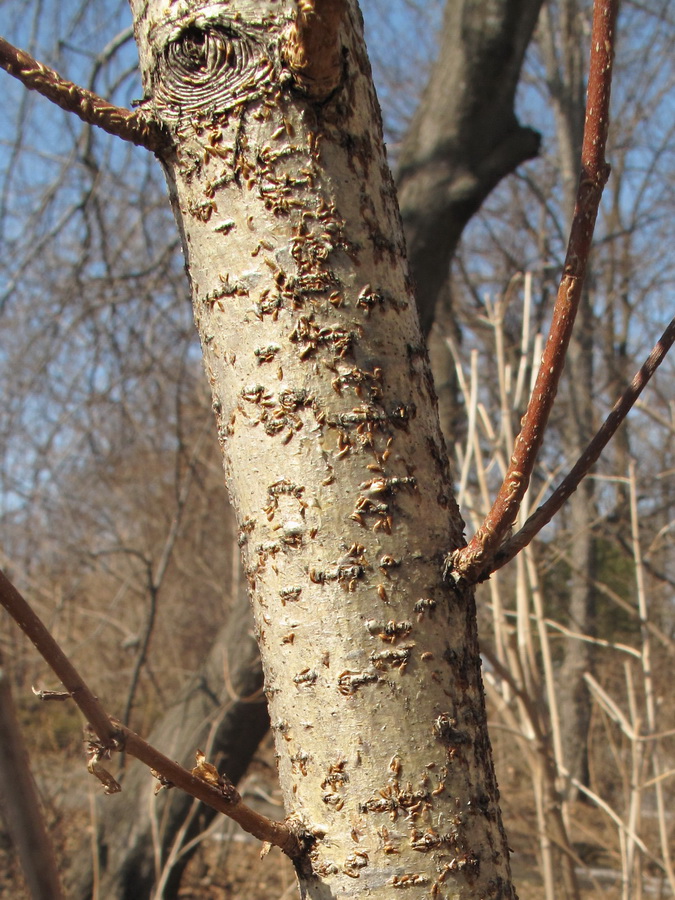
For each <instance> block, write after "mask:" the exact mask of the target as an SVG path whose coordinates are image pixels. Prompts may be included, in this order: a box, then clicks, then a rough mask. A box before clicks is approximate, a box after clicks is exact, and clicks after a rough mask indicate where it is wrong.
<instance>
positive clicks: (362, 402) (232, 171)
mask: <svg viewBox="0 0 675 900" xmlns="http://www.w3.org/2000/svg"><path fill="white" fill-rule="evenodd" d="M347 7H348V10H347V16H346V18H345V21H344V23H343V28H342V32H341V42H342V46H343V58H344V76H343V82H342V84H341V85H340V87H339V88H338V90H337V91H336V92H335V93H334V94H333V95H332V96H331V98H330V99H329V100H328V101H327V102H325V103H324V104H322V105H318V104H316V103H312V102H310V101H309V100H307V99H306V98H304V97H303V95H302V93H301V92H299V91H298V90H297V85H296V84H295V83H294V81H293V78H292V76H291V74H290V73H289V72H288V71H285V70H284V67H283V63H282V60H283V58H284V55H283V50H284V40H285V36H286V35H287V34H288V30H289V26H290V25H291V24H292V21H293V17H294V15H295V12H296V7H295V5H294V4H292V3H275V2H272V0H269V2H257V3H250V2H243V0H241V2H236V3H234V2H233V3H217V4H209V5H208V6H200V5H199V4H197V3H182V4H175V3H171V2H169V0H156V2H152V3H149V2H142V0H136V2H132V9H133V11H134V15H135V21H136V36H137V41H138V43H139V48H140V55H141V65H142V69H143V72H144V83H145V89H146V94H147V98H148V99H147V103H146V109H147V110H148V112H150V113H154V114H155V115H157V116H158V117H159V118H160V119H161V120H162V122H163V123H164V124H165V125H166V127H167V128H168V129H169V130H170V131H171V132H172V134H173V135H174V139H175V152H174V153H172V154H165V155H164V157H163V159H162V162H163V163H164V166H165V170H166V172H167V178H168V182H169V186H170V192H171V196H172V202H173V205H174V210H175V212H176V217H177V220H178V223H179V227H180V229H181V232H182V235H183V242H184V248H185V254H186V262H187V266H188V271H189V276H190V281H191V286H192V295H193V303H194V310H195V319H196V322H197V325H198V328H199V333H200V337H201V341H202V348H203V352H204V357H205V363H206V370H207V374H208V377H209V380H210V382H211V386H212V391H213V405H214V410H215V413H216V418H217V422H218V433H219V437H220V441H221V445H222V448H223V454H224V460H225V468H226V472H227V474H228V480H229V485H230V489H231V493H232V498H233V504H234V508H235V510H236V513H237V518H238V522H239V527H240V535H241V543H242V547H243V551H244V557H245V565H246V571H247V576H248V581H249V587H250V592H251V596H252V601H253V608H254V616H255V619H256V624H257V630H258V638H259V642H260V648H261V655H262V659H263V666H264V670H265V685H266V694H267V697H268V700H269V703H270V715H271V720H272V727H273V729H274V731H275V736H276V743H277V750H278V754H279V769H280V780H281V785H282V790H283V792H284V797H285V803H286V808H287V812H288V814H289V815H290V816H292V817H294V818H295V819H296V820H297V821H298V822H299V823H301V824H302V826H303V827H304V828H306V829H308V830H309V831H310V832H311V833H312V834H313V836H314V838H315V841H314V845H313V848H312V851H311V853H310V854H309V856H308V857H307V858H306V859H305V860H303V861H302V863H301V864H300V865H299V866H298V875H299V881H300V887H301V893H302V895H303V896H305V897H311V898H335V897H354V896H368V897H372V898H391V896H392V894H394V895H397V894H398V890H399V889H401V890H405V896H406V897H409V898H418V897H419V898H421V897H425V898H426V897H429V896H430V895H431V896H436V897H444V898H447V897H451V898H460V897H461V898H469V897H470V898H476V897H482V898H488V897H490V898H492V897H504V898H507V897H513V896H515V895H514V892H513V888H512V887H511V883H510V875H509V865H508V851H507V847H506V842H505V837H504V834H503V830H502V827H501V820H500V814H499V810H498V806H497V787H496V783H495V779H494V773H493V768H492V761H491V754H490V748H489V743H488V738H487V731H486V723H485V711H484V703H483V694H482V686H481V680H480V658H479V655H478V646H477V640H476V627H475V610H474V605H473V596H472V593H471V592H470V591H468V590H464V591H461V592H460V591H456V592H453V591H451V590H450V589H449V588H448V586H447V585H446V584H444V582H443V579H442V562H443V558H444V556H445V554H446V553H447V551H448V550H449V549H450V550H452V549H453V548H456V547H458V546H459V545H460V544H461V543H462V540H463V538H462V522H461V519H460V516H459V512H458V510H457V507H456V504H455V502H454V499H453V497H452V491H451V482H450V478H449V475H448V470H447V459H446V455H445V450H444V446H443V441H442V438H441V435H440V430H439V426H438V416H437V410H436V401H435V396H434V391H433V384H432V381H431V377H430V373H429V369H428V363H427V358H426V352H425V350H424V347H423V341H422V336H421V332H420V329H419V325H418V321H417V316H416V311H415V305H414V298H413V296H412V292H411V287H410V283H409V279H408V277H407V267H406V263H405V259H404V250H403V237H402V231H401V224H400V219H399V215H398V209H397V206H396V200H395V192H394V188H393V184H392V180H391V177H390V174H389V170H388V168H387V165H386V160H385V158H384V151H383V145H382V136H381V131H380V125H379V110H378V107H377V102H376V100H375V97H374V93H373V89H372V84H371V80H370V73H369V67H368V64H367V60H366V57H365V50H364V46H363V42H362V34H361V21H360V15H359V13H358V9H357V7H356V5H355V3H349V4H347Z"/></svg>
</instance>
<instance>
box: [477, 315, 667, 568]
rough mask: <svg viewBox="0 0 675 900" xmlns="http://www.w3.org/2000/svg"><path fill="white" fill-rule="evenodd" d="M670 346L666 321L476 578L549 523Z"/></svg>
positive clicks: (502, 562) (503, 561) (498, 565)
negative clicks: (551, 487) (558, 477)
mask: <svg viewBox="0 0 675 900" xmlns="http://www.w3.org/2000/svg"><path fill="white" fill-rule="evenodd" d="M673 343H675V319H673V320H672V321H671V322H670V324H669V325H668V327H667V328H666V330H665V331H664V332H663V334H662V335H661V338H660V339H659V341H658V343H657V344H656V345H655V347H654V349H653V350H652V352H651V353H650V354H649V356H648V357H647V359H646V360H645V362H644V363H643V365H642V366H641V368H640V370H639V371H638V372H637V373H636V374H635V377H634V378H633V380H632V381H631V383H630V385H629V386H628V387H627V388H626V390H625V391H624V392H623V394H622V395H621V397H619V399H618V400H617V401H616V403H615V404H614V406H613V407H612V411H611V412H610V414H609V415H608V416H607V418H606V419H605V421H604V422H603V423H602V425H601V426H600V428H599V429H598V431H597V432H596V434H595V435H594V437H593V438H592V440H591V441H590V442H589V443H588V446H587V447H586V449H585V450H584V452H583V453H582V454H581V456H580V457H579V459H578V460H577V461H576V463H575V464H574V466H573V467H572V468H571V469H570V471H569V472H568V473H567V475H566V476H565V477H564V478H563V480H562V481H561V482H560V484H559V485H558V487H557V488H556V489H555V491H554V492H553V493H552V494H551V496H550V497H549V498H548V500H547V501H546V502H545V503H542V505H541V506H540V507H539V508H538V509H537V510H536V511H535V512H533V513H532V515H531V516H530V517H529V519H528V520H527V522H525V524H524V525H523V527H522V528H521V529H520V531H518V532H517V533H516V534H514V535H513V537H512V538H510V539H509V540H508V541H506V542H505V543H504V544H502V546H501V547H500V548H499V550H498V552H497V553H496V554H495V556H494V558H493V560H492V562H491V563H490V565H489V566H488V567H487V568H486V570H485V571H484V572H483V573H482V574H481V575H480V576H479V578H478V580H479V581H483V580H484V579H486V578H488V577H489V576H490V575H491V574H492V572H494V571H496V570H497V569H500V568H501V567H502V566H504V565H506V563H507V562H509V561H510V560H512V559H513V557H514V556H517V555H518V553H520V551H521V550H522V549H523V547H527V545H528V544H529V543H530V542H531V541H532V539H533V538H534V537H536V536H537V534H538V533H539V532H540V531H541V529H542V528H543V527H544V525H547V524H548V523H549V522H550V521H551V519H552V518H553V516H554V515H555V514H556V513H557V512H558V510H559V509H560V507H561V506H562V505H563V503H564V502H565V501H566V500H567V498H568V497H569V496H570V495H571V494H573V493H574V491H576V489H577V487H578V486H579V483H580V482H581V480H582V479H583V478H585V476H586V475H587V474H588V472H589V470H590V469H591V467H592V466H593V465H594V463H596V462H597V461H598V459H599V457H600V454H601V453H602V451H603V450H604V449H605V447H606V446H607V444H608V443H609V441H610V440H611V439H612V437H613V436H614V434H615V433H616V431H617V429H618V427H619V425H621V423H622V422H623V420H624V419H625V418H626V416H627V415H628V413H629V412H630V410H631V409H632V408H633V406H634V405H635V402H636V401H637V399H638V397H639V396H640V394H641V393H642V391H643V390H644V388H645V387H646V386H647V384H648V383H649V380H650V378H651V377H652V375H653V374H654V372H656V370H657V369H658V367H659V366H660V364H661V362H662V361H663V359H664V358H665V355H666V353H667V352H668V350H669V349H670V348H671V347H672V345H673Z"/></svg>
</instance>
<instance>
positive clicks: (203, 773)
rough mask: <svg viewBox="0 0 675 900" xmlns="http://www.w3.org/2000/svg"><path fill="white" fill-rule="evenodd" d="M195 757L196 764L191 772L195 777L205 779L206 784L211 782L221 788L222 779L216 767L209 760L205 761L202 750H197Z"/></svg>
mask: <svg viewBox="0 0 675 900" xmlns="http://www.w3.org/2000/svg"><path fill="white" fill-rule="evenodd" d="M195 757H196V759H197V765H196V766H195V767H194V769H193V770H192V774H193V775H194V776H195V778H200V779H201V780H202V781H206V782H207V784H212V785H213V786H214V787H219V788H222V787H223V780H222V778H221V777H220V775H219V774H218V769H216V767H215V766H214V765H212V764H211V763H210V762H207V761H206V756H205V755H204V753H203V751H202V750H197V752H196V753H195Z"/></svg>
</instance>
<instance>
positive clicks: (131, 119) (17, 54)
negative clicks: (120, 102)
mask: <svg viewBox="0 0 675 900" xmlns="http://www.w3.org/2000/svg"><path fill="white" fill-rule="evenodd" d="M0 68H3V69H4V70H5V71H6V72H8V73H9V74H10V75H13V76H14V78H17V79H18V80H19V81H20V82H21V83H22V84H23V85H24V86H25V87H27V88H28V89H29V90H31V91H37V92H38V94H42V96H43V97H46V98H47V99H48V100H51V101H52V103H55V104H56V105H57V106H59V107H61V109H65V110H66V112H72V113H75V115H76V116H79V118H80V119H82V121H83V122H87V123H88V124H89V125H96V126H98V127H99V128H102V129H103V131H107V132H108V134H112V135H115V137H120V138H122V139H123V140H125V141H130V142H131V143H132V144H136V145H137V146H138V147H145V148H146V150H152V151H157V152H158V151H160V150H162V149H163V148H166V144H167V138H166V135H165V134H164V133H163V131H162V130H161V129H160V128H159V126H158V125H156V124H155V123H154V122H150V121H148V120H147V119H145V118H144V117H143V116H141V115H139V114H138V113H136V112H132V111H131V110H129V109H124V108H122V107H120V106H115V105H114V104H112V103H108V101H107V100H104V99H103V98H102V97H99V96H98V95H97V94H94V93H93V92H92V91H88V90H86V89H85V88H82V87H79V86H78V85H76V84H74V83H73V82H72V81H67V80H66V79H65V78H62V77H61V76H60V75H59V74H58V72H55V71H54V70H53V69H50V68H49V67H48V66H45V65H43V64H42V63H40V62H38V61H37V60H36V59H34V58H33V57H32V56H31V55H30V54H29V53H26V52H25V51H24V50H20V49H19V48H18V47H14V46H13V45H12V44H10V43H9V42H8V41H6V40H5V39H4V38H2V37H0Z"/></svg>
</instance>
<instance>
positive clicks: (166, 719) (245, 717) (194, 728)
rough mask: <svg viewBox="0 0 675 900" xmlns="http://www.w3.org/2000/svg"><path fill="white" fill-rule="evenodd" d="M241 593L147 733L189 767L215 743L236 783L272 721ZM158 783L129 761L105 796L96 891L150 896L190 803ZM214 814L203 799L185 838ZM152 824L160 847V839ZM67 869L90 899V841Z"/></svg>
mask: <svg viewBox="0 0 675 900" xmlns="http://www.w3.org/2000/svg"><path fill="white" fill-rule="evenodd" d="M242 601H243V602H242V603H241V604H239V605H238V606H236V607H235V609H234V611H233V613H232V614H231V615H230V617H229V619H228V621H227V624H226V625H224V626H223V628H222V629H221V631H220V633H219V635H218V637H217V638H216V640H215V642H214V647H213V649H212V650H211V653H210V654H209V657H208V659H207V660H206V661H205V664H204V666H203V668H202V670H201V671H200V672H198V673H197V674H196V675H195V677H194V678H193V679H192V680H191V681H190V683H189V684H188V685H187V687H186V688H185V690H184V691H183V693H182V695H181V696H180V697H179V698H178V700H177V701H176V703H175V704H174V705H173V706H172V707H171V708H170V709H169V710H168V711H167V713H166V714H165V715H164V716H163V718H162V721H161V722H160V724H159V725H158V726H157V727H156V728H155V729H153V731H152V733H151V735H150V737H149V740H150V742H151V743H152V744H153V745H154V746H156V747H159V748H161V749H162V751H163V752H165V753H166V754H168V755H170V756H171V757H173V758H174V759H177V760H178V761H179V762H181V763H182V764H183V765H184V766H186V768H192V766H193V765H194V761H195V750H196V749H197V748H198V747H200V748H203V749H205V750H207V749H208V748H210V747H213V748H214V749H213V750H212V751H211V750H209V759H210V760H212V761H213V762H214V763H217V765H218V767H219V768H220V770H221V771H223V772H226V773H227V774H228V776H229V777H230V779H231V780H232V781H233V782H234V783H236V782H237V781H238V780H239V779H240V778H241V776H242V775H243V774H244V772H245V770H246V768H247V766H248V762H249V760H250V758H251V757H252V755H253V753H254V752H255V750H256V748H257V747H258V745H259V743H260V741H261V740H262V738H263V737H264V735H265V734H266V732H267V730H268V727H269V717H268V714H267V706H266V703H265V701H264V697H262V696H260V697H258V700H257V701H256V699H255V698H256V694H257V693H258V692H259V691H260V690H261V688H262V673H261V671H260V661H259V653H258V648H257V645H256V643H255V641H254V640H253V637H252V635H251V628H252V625H253V623H252V620H251V616H250V612H249V609H248V601H247V600H246V598H242ZM225 684H226V685H227V688H225V687H224V685H225ZM156 786H157V782H156V781H155V780H154V779H153V778H152V776H151V775H150V773H149V772H148V770H147V768H146V767H145V766H143V765H141V764H140V763H137V762H131V761H130V762H129V764H128V769H127V771H126V773H125V776H124V778H123V779H122V788H123V789H122V792H121V793H120V794H116V795H114V796H110V797H101V798H100V800H99V803H98V828H99V833H98V836H97V838H98V839H97V843H98V847H99V853H100V858H99V866H100V876H99V887H98V896H99V897H105V898H106V900H141V898H143V897H149V896H151V893H152V888H153V886H155V885H156V883H157V880H158V878H159V876H160V873H161V871H162V867H163V866H164V864H165V862H166V860H167V857H168V855H169V852H170V850H171V847H172V844H173V842H174V839H175V836H176V833H177V832H178V829H179V828H181V827H182V826H183V825H184V823H185V822H186V820H187V818H188V815H189V812H190V808H191V806H192V804H193V800H192V798H191V797H189V796H188V795H187V794H183V793H182V792H181V791H176V790H171V791H162V792H161V793H160V794H159V795H158V796H157V798H156V799H153V793H154V790H155V787H156ZM214 816H215V812H214V811H213V810H212V809H210V808H209V807H207V806H204V805H202V806H200V808H199V813H198V815H196V816H194V817H193V818H192V821H191V823H190V825H189V827H188V828H187V830H186V835H185V837H184V841H188V840H190V838H191V837H194V835H195V834H198V833H199V832H201V831H203V830H204V828H205V827H206V826H207V825H208V823H209V822H210V821H211V819H212V818H213V817H214ZM153 817H154V819H155V823H154V824H153ZM155 828H156V833H157V834H158V838H159V843H160V845H161V847H160V848H156V847H155V843H156V839H155V837H154V833H155ZM188 859H189V856H184V857H182V858H180V860H179V861H178V862H177V863H176V864H175V865H174V866H173V869H172V871H171V874H170V876H169V878H168V881H167V888H168V890H167V896H175V895H176V891H177V888H178V884H179V881H180V876H181V873H182V871H183V868H184V866H185V864H186V863H187V861H188ZM69 875H70V885H69V890H68V897H70V898H71V900H89V898H90V897H91V896H92V885H93V878H94V874H93V867H92V860H91V856H90V854H88V852H87V848H86V847H83V848H82V850H81V851H80V853H79V854H78V855H77V857H76V866H75V867H74V868H73V869H72V870H71V872H70V873H69Z"/></svg>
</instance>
